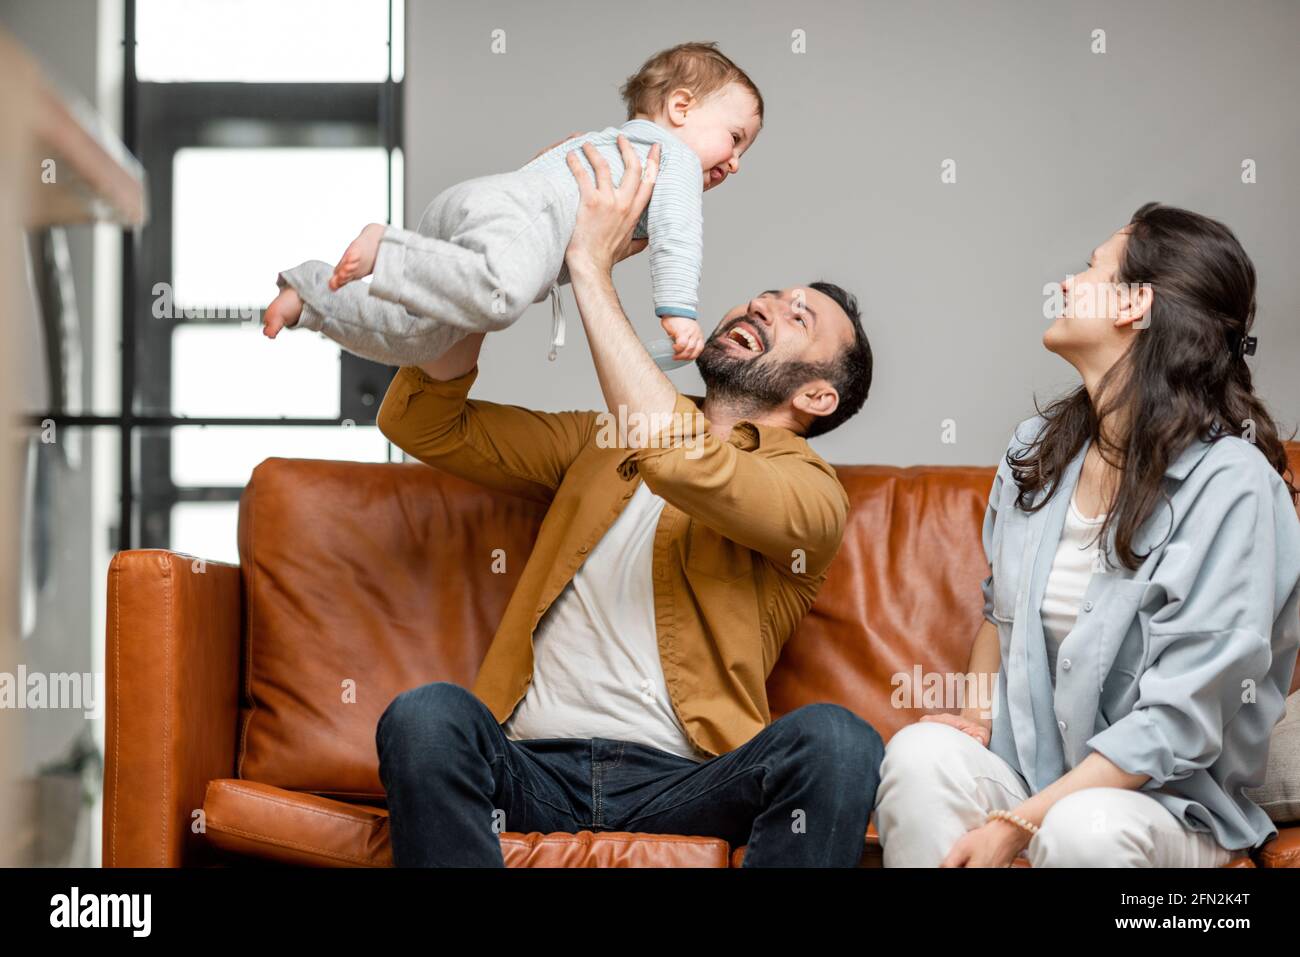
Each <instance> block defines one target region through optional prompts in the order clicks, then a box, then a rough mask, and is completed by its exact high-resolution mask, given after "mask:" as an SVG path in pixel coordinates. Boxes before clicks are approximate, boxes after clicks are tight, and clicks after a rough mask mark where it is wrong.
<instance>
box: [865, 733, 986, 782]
mask: <svg viewBox="0 0 1300 957" xmlns="http://www.w3.org/2000/svg"><path fill="white" fill-rule="evenodd" d="M963 738H965V740H963ZM968 743H970V744H978V742H976V741H974V739H971V738H968V737H966V736H965V735H964V733H963V732H961V731H958V730H957V729H956V728H954V727H952V726H951V725H947V724H943V723H941V722H938V721H916V722H913V723H912V724H909V725H907V726H906V727H904V728H901V729H900V730H899V731H897V732H896V733H895V734H894V736H893V737H892V738H890V739H889V745H888V747H886V748H885V760H884V763H883V765H882V767H881V777H882V778H886V779H892V780H904V781H908V782H916V783H923V782H926V781H929V780H932V779H933V778H934V777H935V775H936V773H937V772H939V771H942V770H951V769H952V768H953V767H954V766H955V764H956V763H957V758H956V755H957V754H959V753H960V752H961V750H962V749H963V748H965V747H966V746H967V744H968Z"/></svg>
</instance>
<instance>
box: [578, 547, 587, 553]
mask: <svg viewBox="0 0 1300 957" xmlns="http://www.w3.org/2000/svg"><path fill="white" fill-rule="evenodd" d="M578 554H579V555H585V554H587V546H586V545H579V546H578Z"/></svg>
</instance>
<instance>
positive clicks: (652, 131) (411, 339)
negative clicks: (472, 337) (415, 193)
mask: <svg viewBox="0 0 1300 957" xmlns="http://www.w3.org/2000/svg"><path fill="white" fill-rule="evenodd" d="M716 46H717V45H716V43H684V44H681V45H679V46H676V47H673V48H671V49H668V50H664V51H662V52H660V53H657V54H655V55H654V56H652V57H651V58H650V59H649V60H647V61H646V63H645V64H644V65H643V66H642V67H641V69H640V70H639V71H638V72H637V73H636V74H635V75H634V76H632V77H630V78H629V79H628V81H627V82H626V83H625V84H624V85H623V87H622V89H621V91H620V92H621V94H622V96H623V98H624V100H625V102H626V103H627V109H628V116H629V117H630V119H629V120H628V121H627V122H626V123H624V124H623V125H622V126H621V127H612V126H611V127H607V128H606V129H603V130H600V131H599V132H591V133H586V134H583V135H581V136H578V137H576V138H572V139H569V140H566V141H564V142H563V143H559V144H557V145H555V146H553V147H551V148H549V149H547V150H545V151H544V152H542V153H541V154H539V155H538V156H537V157H535V158H534V159H533V160H531V161H530V162H529V163H527V164H526V165H524V166H523V167H521V168H519V169H517V170H514V171H513V172H508V173H497V174H492V175H488V176H481V177H478V178H475V179H470V180H466V181H464V182H461V183H457V184H456V185H454V186H451V187H449V188H448V189H445V190H443V191H442V192H441V193H439V194H438V195H437V196H436V197H435V198H434V200H433V202H432V203H430V204H429V206H428V208H427V209H426V210H425V212H424V215H423V217H422V218H421V220H420V223H419V225H418V226H417V230H416V231H415V232H411V231H408V230H404V229H398V228H396V227H393V226H384V225H383V224H371V225H369V226H367V227H366V228H365V229H363V230H362V231H361V234H360V235H359V236H358V237H357V238H356V239H355V240H353V242H352V244H351V245H349V246H348V248H347V250H346V251H345V252H344V254H343V257H342V258H341V259H340V260H339V262H338V264H337V265H335V266H334V267H333V268H332V269H331V267H330V266H329V265H328V264H327V263H324V262H321V261H319V260H311V261H308V262H305V263H303V264H302V265H300V266H296V267H294V268H293V269H290V270H287V271H285V272H282V273H280V275H279V277H278V280H277V282H278V284H279V286H280V290H281V291H280V294H279V295H278V296H276V298H275V301H274V302H272V303H271V305H270V306H268V307H267V309H266V311H265V313H264V314H263V317H262V323H263V333H264V334H265V335H267V336H268V337H270V338H272V339H274V338H275V336H276V335H277V334H278V333H279V331H280V330H281V329H282V328H284V327H286V326H292V327H298V328H305V329H314V330H317V331H319V332H322V333H324V334H325V335H327V336H329V337H330V338H331V339H333V340H335V341H336V342H338V343H339V344H340V345H341V346H343V347H344V348H345V349H347V350H348V351H349V352H353V353H355V354H356V355H359V356H362V357H363V358H366V359H372V360H374V361H376V362H381V363H384V364H386V365H417V364H421V363H424V362H429V361H432V360H433V359H436V358H437V357H438V356H440V355H442V354H443V353H444V352H446V350H447V349H448V348H450V347H451V346H452V345H453V344H454V343H455V342H457V341H458V340H460V339H462V338H463V337H465V336H466V335H469V334H470V333H474V332H490V331H495V330H499V329H504V328H505V327H506V326H509V325H510V324H511V323H513V322H514V321H515V320H516V319H518V318H519V316H520V315H521V314H523V312H524V311H525V310H526V309H527V308H528V306H529V305H531V304H532V303H535V302H541V301H542V300H543V299H545V298H546V296H547V295H548V294H549V295H550V296H551V297H552V309H553V315H552V322H553V325H552V334H551V352H550V358H552V359H554V358H555V350H556V349H557V348H558V347H560V346H562V345H563V344H564V314H563V311H562V310H561V309H560V304H559V286H560V285H561V284H563V283H566V282H568V270H567V269H566V268H565V265H564V253H565V249H566V248H567V247H568V245H569V237H570V236H571V235H572V234H573V227H574V223H575V221H576V219H577V213H578V200H579V193H578V184H577V181H576V180H575V179H574V177H573V173H572V172H571V171H570V169H569V167H568V165H567V163H566V162H565V155H566V154H567V153H568V152H569V151H570V150H578V154H577V155H578V157H579V158H580V159H581V161H582V163H583V165H584V167H585V168H586V169H587V170H588V172H589V173H590V172H591V165H590V163H589V162H588V161H587V160H586V158H585V156H583V153H582V151H581V146H582V144H583V143H591V144H592V145H593V146H594V147H595V148H596V150H597V151H598V152H599V153H600V154H601V156H602V157H603V158H604V159H605V161H606V162H607V163H608V164H609V168H610V177H611V179H612V180H613V182H614V184H615V185H617V184H618V183H619V182H620V181H621V180H622V177H623V159H622V156H621V155H620V153H619V150H618V146H617V142H616V140H617V137H618V135H619V134H620V133H622V134H623V136H624V137H625V138H626V139H627V140H628V142H629V144H630V145H631V146H632V148H633V149H634V150H636V152H637V155H638V156H639V157H640V159H641V162H642V163H644V162H645V159H646V156H647V154H648V153H649V151H650V148H651V147H652V146H653V145H654V144H655V143H659V144H660V160H659V173H658V176H657V178H656V180H655V187H654V192H653V193H652V194H651V198H650V203H649V205H648V207H647V208H646V211H645V213H644V215H643V216H642V217H641V220H640V222H639V223H638V224H637V227H636V230H635V231H634V232H633V236H634V237H635V238H638V239H646V240H647V241H648V248H649V252H650V276H651V283H652V286H653V292H654V303H655V315H656V316H658V317H659V319H660V322H661V324H662V326H663V328H664V330H665V331H666V332H667V333H668V335H669V337H670V338H671V339H672V341H673V347H674V352H673V358H674V359H677V360H693V359H694V358H696V357H697V356H698V355H699V354H700V352H701V351H702V349H703V348H704V335H703V333H702V332H701V331H700V327H699V324H698V323H697V322H696V318H697V315H696V310H697V307H698V304H699V281H700V268H701V261H702V253H703V230H704V225H703V211H702V202H701V200H702V197H703V193H704V191H705V190H709V189H712V188H713V187H715V186H717V185H719V184H720V183H722V182H723V180H725V179H726V178H727V177H728V176H729V175H731V174H732V173H735V172H737V171H738V170H739V169H740V157H741V155H742V154H743V153H744V152H745V151H746V150H747V149H748V148H749V147H750V146H751V145H752V144H753V142H754V139H755V137H757V136H758V133H759V130H760V129H761V128H762V124H763V98H762V95H761V94H760V93H759V91H758V88H757V87H756V86H755V85H754V83H753V81H751V80H750V79H749V77H748V76H746V75H745V73H744V72H743V71H742V70H741V69H740V68H739V67H737V66H736V65H735V64H734V63H733V62H732V61H731V60H730V59H728V58H727V57H726V56H724V55H723V54H722V53H721V52H720V51H719V50H717V49H716ZM367 275H373V278H372V279H371V281H370V283H369V284H366V283H358V282H355V281H354V280H358V279H360V278H361V277H363V276H367Z"/></svg>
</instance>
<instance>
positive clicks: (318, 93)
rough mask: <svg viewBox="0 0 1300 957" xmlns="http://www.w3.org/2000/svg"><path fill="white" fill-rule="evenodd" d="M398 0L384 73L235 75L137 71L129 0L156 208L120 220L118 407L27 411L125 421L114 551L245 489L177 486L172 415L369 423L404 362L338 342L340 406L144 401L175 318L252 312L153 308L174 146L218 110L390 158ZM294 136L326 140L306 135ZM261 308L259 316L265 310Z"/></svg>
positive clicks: (127, 95) (160, 374)
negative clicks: (194, 507) (171, 78)
mask: <svg viewBox="0 0 1300 957" xmlns="http://www.w3.org/2000/svg"><path fill="white" fill-rule="evenodd" d="M401 2H402V0H389V31H388V40H389V64H390V69H389V76H388V78H387V79H386V80H384V81H382V82H374V83H328V82H327V83H274V82H265V83H264V82H253V83H242V82H234V83H231V82H190V81H178V82H148V81H141V80H140V79H139V78H138V76H137V74H136V65H135V48H136V30H135V20H136V3H135V0H125V10H124V16H125V23H124V33H123V37H124V40H123V66H124V76H123V109H122V123H123V140H124V142H125V145H126V147H127V149H129V150H130V151H131V153H132V154H134V155H135V156H136V157H137V158H138V159H139V160H140V162H141V165H142V166H143V167H144V169H145V171H146V184H145V185H146V190H147V197H146V199H147V208H148V209H149V210H150V215H149V220H148V222H147V223H146V225H145V226H144V228H143V229H134V230H125V231H123V234H122V264H121V283H122V288H121V292H122V301H121V306H122V338H121V352H120V365H121V391H120V396H119V401H120V406H119V408H120V411H119V413H118V414H115V415H111V414H110V415H94V414H91V415H79V414H64V413H55V414H44V415H41V414H37V415H33V416H29V417H28V418H29V421H31V422H33V423H40V422H41V421H42V420H47V419H48V420H52V421H53V422H54V423H55V424H56V425H57V426H67V427H96V426H100V427H110V428H114V429H116V430H117V431H118V436H119V445H120V469H119V484H120V489H119V495H120V499H119V516H118V525H117V529H116V530H115V534H114V535H113V536H111V547H112V549H113V550H114V551H121V550H125V549H130V548H168V547H170V538H171V509H172V506H173V505H175V504H176V503H178V502H193V501H201V502H230V501H238V500H239V497H240V495H241V494H242V492H243V488H242V487H236V486H177V485H176V484H175V483H174V482H173V481H172V472H171V441H172V439H171V431H170V429H171V427H174V426H196V425H198V426H204V425H210V426H258V427H266V428H275V427H286V426H318V427H333V428H338V427H340V426H342V425H343V424H344V423H345V422H348V421H350V422H351V423H352V424H354V425H373V424H374V421H375V414H376V413H377V411H378V406H379V400H380V399H381V398H382V396H383V394H384V391H385V390H386V389H387V386H388V383H389V381H390V380H391V379H392V377H393V375H394V374H396V371H397V369H396V367H394V366H385V365H381V364H379V363H375V362H370V361H367V360H365V359H361V358H359V357H357V356H354V355H352V354H351V353H348V352H347V351H343V352H342V353H341V356H342V364H341V367H340V391H341V395H340V403H339V408H340V411H339V415H338V416H337V417H335V418H292V417H288V416H278V417H247V416H243V417H240V416H234V417H222V416H183V415H182V416H178V415H172V414H162V413H158V414H155V413H150V412H148V411H145V412H141V411H139V410H140V409H141V408H144V409H146V410H148V409H170V396H171V385H172V337H173V332H174V330H175V328H176V327H177V326H180V325H182V324H186V323H200V324H204V325H210V324H212V323H214V322H227V323H231V324H240V323H242V322H245V321H247V320H245V319H240V318H239V317H238V316H236V317H233V318H230V319H224V320H222V319H209V318H199V319H186V318H184V317H183V316H180V315H178V316H176V318H170V319H169V318H156V317H154V315H153V313H152V304H153V300H154V294H153V288H154V286H155V284H156V283H159V282H165V283H167V284H168V285H169V286H172V285H173V275H172V261H171V260H172V249H171V245H172V170H173V160H174V158H175V155H176V152H177V151H178V150H180V149H183V148H185V147H188V146H198V145H211V144H210V143H209V142H208V140H207V138H206V137H205V130H210V128H211V124H212V123H213V122H214V121H217V122H220V121H223V120H235V121H239V120H251V121H255V122H261V123H263V124H270V123H274V124H275V127H276V132H277V136H278V137H280V138H281V139H282V140H283V143H280V142H277V143H276V144H275V145H288V144H292V143H294V141H295V137H300V134H303V133H307V132H309V131H311V130H319V129H322V128H329V129H333V130H335V131H338V132H341V133H343V135H344V139H345V144H344V145H357V146H382V147H384V148H385V149H386V150H387V151H388V153H389V156H390V158H391V156H392V153H393V151H394V150H395V149H398V148H400V146H401V143H402V139H403V135H402V133H403V131H402V87H403V84H402V81H401V80H397V81H394V80H393V79H392V73H393V70H392V67H393V65H394V64H393V59H394V52H393V50H392V39H393V37H392V22H393V9H394V7H395V5H396V4H398V3H401ZM297 145H304V146H311V145H320V144H319V143H311V142H306V141H301V142H298V143H297ZM388 170H389V174H388V177H389V181H388V184H387V185H388V213H389V217H388V218H389V222H392V221H393V218H394V217H393V212H394V210H393V186H394V184H393V182H392V163H391V161H390V162H389V164H388ZM360 225H362V224H358V227H359V226H360ZM205 305H210V306H214V307H218V306H220V305H222V304H217V303H212V304H205ZM256 318H257V319H258V321H259V322H260V319H261V316H260V313H258V314H257V315H256ZM146 324H147V325H146ZM142 372H144V373H146V374H145V375H141V373H142ZM163 430H165V431H163ZM159 432H161V434H157V433H159ZM137 437H138V439H139V451H138V455H137V450H136V445H135V443H136V440H137ZM137 479H138V482H137Z"/></svg>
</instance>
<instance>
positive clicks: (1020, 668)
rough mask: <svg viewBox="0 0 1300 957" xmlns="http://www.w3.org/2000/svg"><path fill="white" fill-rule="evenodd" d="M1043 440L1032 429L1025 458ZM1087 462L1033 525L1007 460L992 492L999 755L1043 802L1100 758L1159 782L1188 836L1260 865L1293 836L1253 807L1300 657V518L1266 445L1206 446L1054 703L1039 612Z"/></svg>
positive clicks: (1098, 609)
mask: <svg viewBox="0 0 1300 957" xmlns="http://www.w3.org/2000/svg"><path fill="white" fill-rule="evenodd" d="M1043 424H1044V419H1043V418H1042V417H1041V416H1038V417H1035V418H1032V419H1029V420H1026V421H1025V422H1022V423H1021V424H1020V426H1018V427H1017V429H1016V434H1015V435H1014V436H1013V437H1012V440H1011V442H1010V444H1009V446H1008V452H1011V451H1015V450H1020V449H1023V448H1024V447H1025V446H1026V444H1027V443H1028V442H1029V441H1031V440H1032V438H1033V437H1034V436H1035V435H1036V434H1037V433H1038V430H1039V429H1040V428H1041V427H1042V425H1043ZM1087 450H1088V443H1086V442H1085V444H1084V447H1083V448H1082V449H1080V451H1079V453H1078V454H1077V455H1076V456H1075V458H1074V460H1073V461H1072V462H1071V463H1070V465H1069V468H1068V469H1067V470H1066V472H1065V474H1064V475H1063V476H1062V478H1061V483H1060V484H1061V488H1060V490H1059V492H1058V493H1057V494H1056V495H1054V496H1053V497H1052V500H1051V502H1050V503H1049V504H1048V505H1047V506H1046V507H1045V508H1043V509H1041V510H1039V511H1037V512H1032V513H1030V512H1026V511H1023V510H1021V509H1019V508H1017V507H1016V504H1015V501H1016V496H1017V494H1018V492H1019V489H1018V488H1017V486H1016V483H1015V480H1014V478H1013V477H1012V473H1011V470H1010V467H1009V466H1008V464H1007V462H1006V458H1005V456H1004V458H1003V461H1002V462H1001V463H1000V465H999V467H998V471H997V475H996V477H995V478H994V481H993V488H992V491H991V492H990V494H989V505H988V511H987V512H986V514H985V517H984V551H985V554H986V556H987V557H988V560H989V566H990V569H991V574H990V575H989V577H988V578H987V579H985V581H984V583H983V590H984V616H985V617H986V618H987V619H988V620H989V621H991V622H992V623H993V624H995V625H996V626H997V628H998V635H999V641H1000V645H1001V652H1002V666H1001V670H1000V672H999V680H998V691H997V702H996V706H995V711H994V716H993V732H992V740H991V741H990V744H989V747H990V748H991V749H992V750H993V751H994V752H995V753H996V754H997V755H998V756H999V757H1001V758H1002V759H1003V760H1005V761H1006V762H1007V763H1008V764H1009V765H1011V767H1012V768H1014V769H1015V770H1016V771H1017V773H1019V774H1020V775H1021V777H1022V778H1024V780H1025V783H1026V784H1027V785H1028V787H1029V789H1030V791H1031V792H1032V793H1036V792H1038V791H1040V790H1042V789H1043V788H1045V787H1047V786H1048V785H1049V784H1051V783H1052V782H1053V781H1055V780H1057V779H1058V778H1060V777H1061V776H1062V775H1063V774H1065V773H1066V772H1067V771H1068V770H1070V769H1071V768H1073V767H1074V766H1075V765H1077V764H1078V763H1079V762H1080V761H1082V760H1083V759H1084V758H1085V757H1087V756H1088V754H1089V753H1091V752H1093V751H1096V752H1099V753H1101V754H1103V755H1105V756H1106V757H1107V758H1109V759H1110V760H1111V761H1112V762H1113V763H1114V764H1115V765H1117V766H1118V767H1119V768H1121V769H1122V770H1124V771H1127V772H1129V773H1131V774H1145V775H1149V776H1150V780H1148V781H1147V782H1145V783H1144V784H1143V785H1142V788H1141V789H1142V790H1143V791H1144V792H1145V793H1148V794H1150V795H1151V797H1153V798H1155V799H1156V800H1157V801H1159V802H1160V803H1161V804H1162V805H1163V806H1164V807H1165V808H1166V809H1168V810H1169V811H1170V812H1171V813H1172V814H1173V815H1174V816H1175V817H1177V818H1178V819H1179V820H1180V821H1182V822H1183V823H1184V824H1185V825H1186V826H1187V827H1189V828H1191V829H1193V830H1197V831H1210V832H1212V833H1213V835H1214V837H1215V839H1216V840H1217V841H1218V843H1219V844H1220V845H1221V846H1223V847H1225V848H1227V849H1229V850H1236V849H1240V848H1245V847H1257V846H1259V845H1260V844H1262V843H1263V842H1264V841H1266V840H1267V839H1268V838H1270V837H1272V836H1273V835H1274V834H1276V833H1277V828H1276V827H1275V826H1274V825H1273V823H1272V821H1270V820H1269V818H1268V815H1266V814H1265V813H1264V811H1263V810H1262V809H1260V807H1259V806H1258V805H1256V804H1255V803H1254V802H1253V801H1251V800H1250V799H1249V798H1247V797H1246V796H1245V795H1244V794H1243V793H1242V789H1243V788H1249V787H1258V786H1259V785H1261V784H1262V783H1263V780H1264V770H1265V766H1266V763H1267V757H1268V745H1269V735H1270V733H1271V732H1272V730H1273V726H1274V725H1275V724H1276V723H1277V722H1278V721H1279V720H1280V718H1281V717H1282V715H1283V714H1284V712H1285V710H1286V695H1287V691H1288V689H1289V688H1290V686H1291V678H1292V675H1293V673H1294V671H1295V666H1296V655H1297V649H1300V520H1298V519H1297V517H1296V510H1295V505H1294V504H1293V502H1292V500H1291V497H1290V495H1289V493H1288V491H1287V489H1286V485H1285V484H1284V483H1283V482H1282V480H1281V477H1280V476H1279V475H1278V474H1277V472H1276V471H1274V470H1273V468H1272V466H1271V465H1269V463H1268V461H1267V460H1266V459H1265V458H1264V456H1263V455H1262V454H1261V453H1260V452H1259V450H1258V449H1256V448H1255V447H1254V446H1253V445H1252V444H1250V443H1249V442H1247V441H1245V440H1243V439H1240V438H1237V437H1235V436H1224V437H1222V438H1219V439H1217V440H1216V441H1214V442H1201V441H1197V442H1194V443H1193V444H1192V445H1190V446H1189V447H1188V448H1187V449H1185V450H1184V451H1183V452H1182V453H1181V454H1180V455H1179V456H1178V457H1177V458H1176V459H1175V460H1174V461H1173V462H1172V463H1171V464H1170V465H1169V467H1168V468H1167V469H1166V471H1165V490H1166V492H1167V494H1168V496H1169V499H1168V501H1167V502H1165V501H1163V500H1162V501H1161V502H1159V503H1158V504H1157V505H1156V508H1155V511H1154V513H1153V514H1152V515H1151V516H1150V517H1149V518H1148V519H1147V521H1146V522H1145V523H1144V524H1143V525H1142V527H1141V528H1140V529H1139V533H1138V535H1137V536H1136V541H1135V542H1134V549H1135V551H1136V552H1137V554H1138V555H1139V556H1143V555H1145V557H1144V558H1143V559H1142V562H1141V565H1140V567H1139V568H1138V569H1137V571H1135V572H1134V571H1130V570H1129V569H1127V568H1124V567H1123V566H1119V567H1115V566H1117V565H1118V562H1117V561H1116V560H1115V559H1114V558H1113V552H1111V555H1112V562H1111V566H1112V567H1111V568H1110V569H1109V570H1106V571H1096V572H1094V573H1093V576H1092V579H1091V581H1090V582H1089V584H1088V588H1087V591H1086V593H1085V594H1084V597H1083V600H1082V603H1081V605H1080V607H1079V614H1078V619H1077V621H1076V624H1075V626H1074V628H1073V630H1071V631H1070V633H1069V634H1068V635H1066V637H1065V639H1064V640H1063V641H1062V643H1061V647H1060V649H1059V651H1058V658H1057V664H1056V676H1055V677H1056V688H1055V690H1053V687H1052V680H1051V676H1050V675H1049V674H1048V670H1047V669H1048V662H1047V651H1046V646H1045V642H1044V637H1043V627H1042V619H1041V617H1040V614H1039V608H1040V606H1041V605H1042V601H1043V590H1044V588H1045V586H1046V582H1047V576H1048V572H1049V571H1050V570H1051V564H1052V560H1053V557H1054V555H1055V554H1056V548H1057V545H1058V543H1059V540H1060V536H1061V529H1062V526H1063V524H1064V520H1065V510H1066V509H1067V508H1068V507H1069V502H1070V499H1071V497H1072V496H1073V494H1074V489H1075V486H1076V484H1077V483H1078V478H1079V472H1080V470H1081V467H1082V464H1083V458H1084V455H1085V454H1086V452H1087ZM1043 495H1044V493H1043V492H1039V493H1038V496H1037V497H1036V498H1035V499H1034V503H1035V504H1036V503H1037V502H1039V501H1041V500H1042V498H1043ZM1148 551H1149V552H1150V553H1149V554H1147V552H1148Z"/></svg>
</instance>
